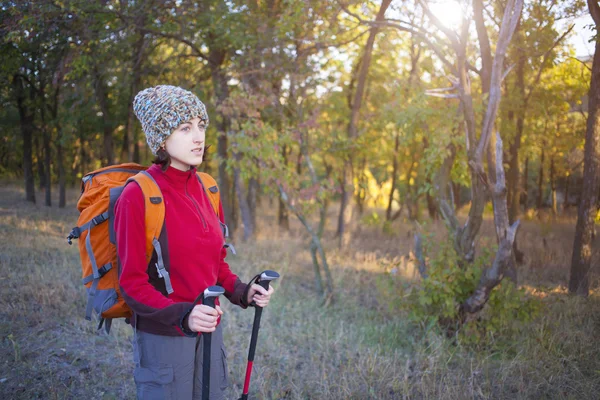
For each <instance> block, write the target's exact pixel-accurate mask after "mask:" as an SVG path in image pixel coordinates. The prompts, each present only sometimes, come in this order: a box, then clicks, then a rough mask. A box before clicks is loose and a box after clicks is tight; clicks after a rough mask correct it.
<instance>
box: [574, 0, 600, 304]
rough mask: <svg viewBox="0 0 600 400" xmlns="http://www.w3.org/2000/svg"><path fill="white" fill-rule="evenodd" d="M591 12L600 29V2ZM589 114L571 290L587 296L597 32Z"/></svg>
mask: <svg viewBox="0 0 600 400" xmlns="http://www.w3.org/2000/svg"><path fill="white" fill-rule="evenodd" d="M588 7H589V9H590V14H591V15H592V18H593V19H594V22H595V24H596V31H600V5H599V4H598V2H597V1H596V0H588ZM588 96H589V100H588V118H587V128H586V134H585V148H584V162H583V163H584V164H583V192H582V194H581V201H580V202H579V210H578V215H577V226H576V228H575V240H574V243H573V258H572V261H571V278H570V280H569V293H575V294H578V295H580V296H587V295H588V293H589V286H590V267H591V262H592V243H593V241H594V236H595V227H594V219H595V217H596V212H597V201H598V191H599V190H600V187H599V186H600V37H598V36H596V49H595V53H594V60H593V62H592V78H591V83H590V90H589V94H588Z"/></svg>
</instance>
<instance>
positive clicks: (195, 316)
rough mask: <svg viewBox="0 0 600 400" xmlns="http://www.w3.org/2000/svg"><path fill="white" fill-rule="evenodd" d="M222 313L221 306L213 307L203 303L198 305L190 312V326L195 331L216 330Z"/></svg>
mask: <svg viewBox="0 0 600 400" xmlns="http://www.w3.org/2000/svg"><path fill="white" fill-rule="evenodd" d="M217 307H218V309H217ZM222 314H223V310H221V307H219V306H216V308H212V307H208V306H205V305H203V304H200V305H197V306H195V307H194V308H193V309H192V311H191V312H190V315H189V317H188V326H189V327H190V329H191V330H192V331H194V332H214V330H215V328H216V327H217V320H218V317H219V315H222Z"/></svg>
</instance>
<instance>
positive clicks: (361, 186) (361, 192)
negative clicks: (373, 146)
mask: <svg viewBox="0 0 600 400" xmlns="http://www.w3.org/2000/svg"><path fill="white" fill-rule="evenodd" d="M366 167H367V157H366V156H363V159H362V160H361V162H360V167H359V169H358V171H356V172H357V182H358V188H357V190H356V205H357V206H358V215H363V213H364V211H365V201H366V199H367V191H368V188H367V185H368V180H367V175H366V174H365V168H366Z"/></svg>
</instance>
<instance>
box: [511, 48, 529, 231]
mask: <svg viewBox="0 0 600 400" xmlns="http://www.w3.org/2000/svg"><path fill="white" fill-rule="evenodd" d="M518 54H519V55H520V57H519V60H518V61H517V68H516V74H517V82H516V86H517V88H516V89H517V92H518V93H519V100H520V101H521V102H522V103H524V100H525V61H526V58H525V56H524V55H522V54H521V53H520V52H519V53H518ZM522 103H521V104H520V105H517V110H516V114H517V122H516V131H515V139H514V141H513V143H512V145H511V146H510V167H509V170H508V171H509V173H508V193H509V195H508V199H509V206H508V219H509V221H510V223H511V224H512V223H513V222H515V221H516V220H517V218H519V211H520V209H521V187H520V179H519V178H520V176H521V172H520V166H519V150H520V148H521V138H522V136H523V127H524V125H525V110H524V106H525V104H522Z"/></svg>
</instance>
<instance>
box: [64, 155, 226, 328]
mask: <svg viewBox="0 0 600 400" xmlns="http://www.w3.org/2000/svg"><path fill="white" fill-rule="evenodd" d="M145 170H146V167H143V166H141V165H138V164H134V163H127V164H120V165H112V166H109V167H106V168H101V169H98V170H95V171H92V172H90V173H88V174H86V175H85V176H84V177H83V179H82V180H81V197H80V198H79V201H78V202H77V209H78V210H79V212H80V215H79V219H78V220H77V227H75V228H73V230H72V231H71V233H70V234H69V236H68V237H67V240H68V242H69V244H72V239H79V254H80V257H81V268H82V272H83V276H82V283H83V284H84V285H85V286H86V288H87V294H88V299H87V306H86V311H85V319H87V320H91V319H92V310H95V311H96V312H97V313H98V315H99V317H100V323H99V325H98V329H100V328H102V325H103V323H104V322H105V321H106V324H105V329H106V332H107V333H108V332H109V331H110V326H111V323H112V319H113V318H130V317H131V316H132V315H133V312H132V311H131V309H130V308H129V306H128V305H127V304H126V303H125V300H123V297H122V296H121V291H120V288H119V272H118V269H119V268H118V260H117V248H116V236H115V231H114V225H113V224H114V206H115V203H116V201H117V199H118V198H119V196H120V195H121V193H122V192H123V189H124V188H125V185H127V184H128V183H129V182H131V181H135V182H136V183H137V184H138V185H139V186H140V188H141V189H142V192H143V194H144V199H145V200H144V202H145V210H146V212H145V221H146V262H147V263H150V261H151V260H152V258H153V256H155V258H156V268H157V269H158V273H159V276H160V277H161V278H163V279H164V283H165V288H166V291H167V293H168V294H170V293H172V292H173V288H172V286H171V281H170V277H169V272H168V270H167V269H166V268H165V263H164V261H163V257H162V251H161V244H160V242H159V236H160V233H161V231H162V228H163V224H164V219H165V205H164V201H163V200H164V199H163V196H162V193H161V191H160V188H159V187H158V185H157V184H156V182H155V181H154V178H152V176H151V175H150V174H149V173H147V172H146V171H145ZM198 178H199V180H200V183H201V184H202V186H203V187H204V190H205V192H206V194H207V195H208V198H209V200H210V203H211V205H212V207H213V210H214V211H215V213H216V214H217V217H218V216H219V203H220V194H219V189H218V187H217V183H216V182H215V180H214V179H213V178H212V177H211V176H210V175H208V174H206V173H203V172H198ZM221 225H222V228H223V234H224V236H225V237H227V236H229V234H228V232H227V227H226V226H225V225H224V224H221Z"/></svg>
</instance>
